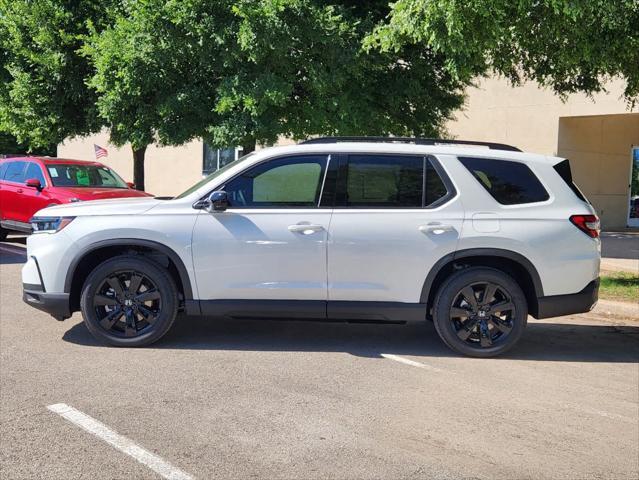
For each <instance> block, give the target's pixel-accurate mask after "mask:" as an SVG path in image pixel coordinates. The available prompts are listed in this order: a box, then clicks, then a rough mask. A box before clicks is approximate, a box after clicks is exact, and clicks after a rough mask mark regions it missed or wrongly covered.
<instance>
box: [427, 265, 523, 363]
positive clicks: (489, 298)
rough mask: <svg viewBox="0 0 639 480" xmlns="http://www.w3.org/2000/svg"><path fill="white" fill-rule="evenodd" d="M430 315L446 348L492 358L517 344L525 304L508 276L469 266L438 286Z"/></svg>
mask: <svg viewBox="0 0 639 480" xmlns="http://www.w3.org/2000/svg"><path fill="white" fill-rule="evenodd" d="M433 316H434V323H435V328H436V330H437V333H438V334H439V336H440V337H441V338H442V340H443V341H444V343H446V345H448V346H449V347H450V348H452V349H453V350H455V351H457V352H459V353H463V354H464V355H469V356H473V357H493V356H496V355H499V354H501V353H504V352H505V351H507V350H508V349H510V348H512V347H513V345H515V343H517V341H518V340H519V338H520V337H521V335H522V334H523V332H524V329H525V328H526V322H527V318H528V305H527V302H526V297H525V296H524V293H523V292H522V290H521V288H520V287H519V285H518V284H517V282H516V281H515V280H514V279H513V278H512V277H511V276H510V275H507V274H506V273H504V272H502V271H499V270H496V269H493V268H486V267H471V268H467V269H464V270H461V271H459V272H457V273H455V274H453V275H452V276H451V277H450V278H449V279H448V280H447V281H446V282H445V283H444V285H442V287H441V288H440V290H439V292H438V293H437V296H436V298H435V303H434V306H433Z"/></svg>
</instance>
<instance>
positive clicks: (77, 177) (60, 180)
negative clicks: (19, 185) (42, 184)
mask: <svg viewBox="0 0 639 480" xmlns="http://www.w3.org/2000/svg"><path fill="white" fill-rule="evenodd" d="M47 170H48V171H49V176H50V177H51V181H52V182H53V185H54V186H56V187H94V188H95V187H97V188H129V187H128V186H127V184H126V183H124V180H122V179H121V178H120V177H119V176H118V174H117V173H115V172H114V171H113V170H110V169H109V168H107V167H101V166H97V165H71V164H63V163H56V164H54V165H47Z"/></svg>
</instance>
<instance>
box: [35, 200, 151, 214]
mask: <svg viewBox="0 0 639 480" xmlns="http://www.w3.org/2000/svg"><path fill="white" fill-rule="evenodd" d="M161 202H162V200H158V199H156V198H153V197H133V198H117V199H112V200H95V201H91V202H75V203H65V204H62V205H55V206H52V207H47V208H44V209H42V210H40V211H39V212H37V213H36V214H35V216H38V217H79V216H82V215H139V214H141V213H144V212H146V211H148V210H150V209H152V208H153V207H155V206H156V205H157V204H159V203H161Z"/></svg>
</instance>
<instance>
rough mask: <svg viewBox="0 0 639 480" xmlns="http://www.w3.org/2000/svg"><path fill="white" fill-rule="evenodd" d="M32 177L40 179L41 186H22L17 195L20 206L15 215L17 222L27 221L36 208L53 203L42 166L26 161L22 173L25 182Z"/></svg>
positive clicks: (39, 208) (40, 208)
mask: <svg viewBox="0 0 639 480" xmlns="http://www.w3.org/2000/svg"><path fill="white" fill-rule="evenodd" d="M33 178H35V179H37V180H39V181H40V185H41V188H40V189H37V188H35V187H28V186H26V185H25V186H23V187H22V193H21V194H20V197H19V199H20V203H21V205H22V208H21V209H20V212H18V216H17V217H16V220H18V221H19V222H24V223H28V222H29V220H30V219H31V217H33V216H34V215H35V214H36V212H37V211H38V210H42V209H43V208H46V207H48V206H49V205H51V204H52V203H54V202H52V201H51V195H50V194H49V186H48V185H47V181H46V180H45V178H44V173H43V172H42V168H41V167H40V165H38V164H37V163H35V162H27V170H26V172H25V174H24V179H25V182H26V181H27V180H31V179H33Z"/></svg>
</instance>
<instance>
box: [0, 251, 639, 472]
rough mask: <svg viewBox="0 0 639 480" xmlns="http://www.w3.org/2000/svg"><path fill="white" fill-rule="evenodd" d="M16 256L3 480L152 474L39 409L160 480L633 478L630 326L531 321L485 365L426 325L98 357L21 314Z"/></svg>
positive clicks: (224, 330)
mask: <svg viewBox="0 0 639 480" xmlns="http://www.w3.org/2000/svg"><path fill="white" fill-rule="evenodd" d="M23 261H24V246H23V244H22V243H21V241H20V240H19V239H17V240H16V239H14V240H12V241H10V242H5V243H2V244H0V387H1V390H0V421H1V427H0V428H1V430H0V477H1V478H3V479H4V478H6V479H20V478H28V479H31V478H48V479H57V478H60V479H75V478H90V479H92V480H93V479H124V478H161V476H160V475H159V474H157V473H155V472H154V471H153V470H152V469H151V468H149V467H148V466H147V465H145V464H143V463H140V462H139V461H136V460H135V459H134V458H132V457H131V456H130V455H127V454H126V453H124V452H122V451H121V450H118V449H116V448H114V447H112V446H111V445H109V444H108V443H106V442H105V441H104V440H103V439H101V438H100V436H99V435H96V434H92V433H89V432H87V431H85V430H83V429H82V428H80V427H79V426H78V425H76V424H74V423H73V422H71V421H69V420H67V419H65V418H63V417H62V416H60V415H59V414H57V413H55V412H53V411H51V410H49V409H47V407H48V406H50V405H54V404H61V403H62V404H66V405H68V406H70V407H72V408H74V409H77V410H78V411H80V412H83V414H85V415H88V416H90V417H91V418H92V419H95V420H97V421H99V422H101V423H102V424H104V426H105V428H107V427H108V429H110V430H109V431H112V432H117V434H119V435H122V436H125V437H126V438H127V439H129V440H130V442H131V445H133V447H131V445H129V446H130V447H131V449H132V450H135V447H138V448H139V447H143V448H144V449H146V450H147V451H148V452H150V453H151V454H153V455H155V456H156V457H155V459H158V458H159V459H161V460H162V461H164V462H166V464H167V465H170V467H172V468H173V470H170V469H169V470H166V469H165V470H164V472H165V475H164V476H165V477H166V478H197V479H208V478H238V479H240V478H241V479H245V478H277V479H293V478H295V479H299V478H304V479H306V478H308V479H311V478H336V479H337V478H339V479H342V478H441V479H447V478H451V479H452V478H455V479H457V478H469V479H470V478H472V479H475V478H477V479H479V478H498V479H515V478H516V479H525V478H535V479H539V478H548V479H576V478H593V479H595V478H596V479H600V478H610V479H636V478H638V477H639V323H637V322H634V323H633V322H631V321H621V320H619V321H615V320H611V319H609V318H604V317H603V316H599V315H598V314H597V313H596V312H595V313H591V314H588V315H580V316H574V317H568V318H563V319H550V320H545V321H534V320H531V322H530V323H529V327H528V330H527V332H526V334H525V336H524V339H523V341H522V342H521V343H520V344H519V345H518V346H517V347H516V349H515V350H514V351H513V352H512V353H510V354H508V355H506V356H504V357H502V358H498V359H488V360H478V359H470V358H463V357H460V356H458V355H455V354H453V353H451V352H450V351H449V350H447V349H446V348H445V347H444V346H443V344H442V343H441V342H440V340H439V339H438V337H437V335H436V333H435V331H434V329H433V327H432V326H431V325H430V324H424V325H412V326H390V325H386V326H379V325H350V324H325V323H304V322H260V321H236V322H230V321H229V322H222V321H213V320H210V319H206V318H201V319H191V318H179V319H178V321H177V322H176V325H175V327H174V328H173V330H172V331H171V332H169V334H168V335H167V336H166V337H165V338H164V339H163V340H162V341H161V342H159V343H158V344H156V345H155V346H153V347H152V348H146V349H115V348H108V347H104V346H102V345H99V344H97V343H96V342H95V341H94V340H93V338H92V337H91V335H90V334H89V332H88V331H87V329H86V328H85V327H84V325H83V324H82V322H81V317H80V315H79V314H76V315H74V316H73V317H72V318H71V319H69V320H66V321H65V322H57V321H55V320H54V319H53V318H51V317H49V316H48V315H46V314H44V313H41V312H38V311H36V310H34V309H32V308H29V307H28V306H26V305H25V304H23V303H22V300H21V284H20V268H21V263H22V262H23ZM156 466H157V465H156ZM167 468H168V467H167ZM160 470H162V469H161V468H160ZM181 474H184V475H185V477H180V475H181ZM171 475H173V477H171Z"/></svg>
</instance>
